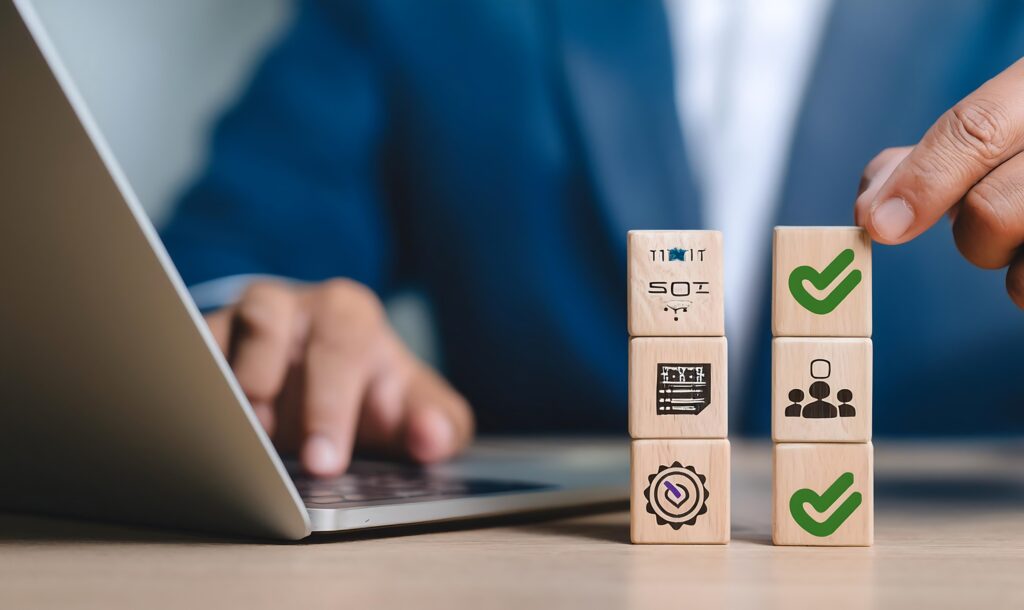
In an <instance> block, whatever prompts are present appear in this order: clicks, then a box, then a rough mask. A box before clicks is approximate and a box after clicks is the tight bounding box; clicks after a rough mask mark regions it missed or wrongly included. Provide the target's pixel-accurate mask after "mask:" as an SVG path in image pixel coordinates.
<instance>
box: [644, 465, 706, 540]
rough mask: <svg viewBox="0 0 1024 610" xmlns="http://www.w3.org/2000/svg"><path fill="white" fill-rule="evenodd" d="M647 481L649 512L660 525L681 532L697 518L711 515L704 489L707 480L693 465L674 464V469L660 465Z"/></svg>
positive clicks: (646, 495)
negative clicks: (680, 530)
mask: <svg viewBox="0 0 1024 610" xmlns="http://www.w3.org/2000/svg"><path fill="white" fill-rule="evenodd" d="M647 480H648V482H649V483H650V485H648V486H647V489H645V490H644V497H645V498H647V512H649V513H651V514H652V515H654V518H655V519H656V520H657V522H658V525H668V526H669V527H671V528H672V529H674V530H678V529H679V528H681V527H682V526H684V525H693V524H694V523H696V522H697V517H699V516H701V515H703V514H704V513H706V512H708V506H707V501H708V495H709V494H708V489H707V487H705V486H704V483H706V482H707V477H706V476H704V475H702V474H700V473H698V472H697V470H696V469H695V468H694V467H693V466H683V465H682V464H681V463H679V462H672V465H671V466H659V467H658V472H656V473H654V474H652V475H650V476H649V477H647Z"/></svg>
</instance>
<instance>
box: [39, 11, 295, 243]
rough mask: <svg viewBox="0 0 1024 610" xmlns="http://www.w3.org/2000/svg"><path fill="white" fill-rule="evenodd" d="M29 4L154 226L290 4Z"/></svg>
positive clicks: (199, 157) (197, 166) (193, 170)
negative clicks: (212, 127) (43, 25)
mask: <svg viewBox="0 0 1024 610" xmlns="http://www.w3.org/2000/svg"><path fill="white" fill-rule="evenodd" d="M34 4H35V6H36V8H37V10H38V11H39V14H40V16H41V17H42V19H43V22H44V24H45V25H46V28H47V30H48V31H49V33H50V35H51V36H52V38H53V41H54V44H55V45H56V47H57V50H58V51H59V52H60V56H61V58H62V59H63V60H64V62H65V64H66V65H67V68H68V70H70V72H71V75H72V77H73V78H74V79H75V82H76V84H77V85H78V88H79V90H80V91H81V93H82V95H83V96H84V97H85V101H86V102H87V103H88V105H89V109H90V110H91V111H92V113H93V116H94V117H95V118H96V121H97V122H98V123H99V126H100V128H101V129H102V130H103V134H104V135H105V136H106V138H107V141H108V142H109V143H110V146H111V148H112V149H113V151H114V154H115V155H116V156H117V159H118V160H119V161H120V162H121V165H122V167H123V168H124V170H125V172H126V173H127V175H128V177H129V179H130V180H131V183H132V186H133V187H134V188H135V193H136V194H137V195H138V197H139V199H140V200H141V202H142V205H143V206H144V207H145V208H146V211H147V212H149V214H150V216H151V217H152V218H153V220H154V222H156V223H157V225H158V226H159V225H160V223H161V221H163V220H164V219H165V218H166V217H167V213H168V211H169V209H170V206H171V205H172V204H173V202H174V200H175V198H176V197H178V196H179V195H180V193H181V190H182V189H183V188H184V187H185V185H186V183H187V182H188V181H189V179H190V178H192V177H193V176H194V174H195V173H196V172H198V171H199V169H200V168H201V167H202V162H203V159H204V155H205V149H206V145H207V141H208V136H209V128H210V126H211V124H212V123H213V121H214V120H215V119H216V117H217V115H218V113H219V112H220V111H221V110H222V108H223V107H224V106H225V104H227V103H229V102H230V101H231V100H232V99H234V98H235V97H236V96H237V95H238V92H239V88H240V87H242V86H244V85H245V83H246V82H247V80H248V78H249V76H250V74H251V71H252V69H253V68H254V67H255V64H256V62H258V61H259V59H260V57H261V56H262V54H263V52H264V51H265V50H266V48H267V47H268V46H269V45H271V44H273V42H274V41H275V40H276V38H277V36H278V35H279V34H280V32H281V30H282V29H283V28H284V27H285V26H286V25H287V24H288V21H289V18H290V16H291V12H292V4H291V3H290V2H288V0H217V1H216V2H209V1H208V0H174V1H173V2H165V1H161V0H89V2H81V1H79V0H35V2H34ZM155 142H159V145H154V143H155Z"/></svg>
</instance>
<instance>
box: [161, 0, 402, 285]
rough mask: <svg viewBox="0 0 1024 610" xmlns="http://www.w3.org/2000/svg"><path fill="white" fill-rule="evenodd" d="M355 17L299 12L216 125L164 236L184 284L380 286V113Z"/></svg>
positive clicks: (340, 10) (385, 263)
mask: <svg viewBox="0 0 1024 610" xmlns="http://www.w3.org/2000/svg"><path fill="white" fill-rule="evenodd" d="M355 6H356V3H350V2H339V3H338V5H337V6H335V5H328V4H326V3H319V2H313V1H309V2H303V3H301V5H300V6H299V7H298V10H297V16H296V18H295V22H294V24H293V25H292V27H291V29H290V31H289V32H288V34H287V35H286V36H285V37H284V39H283V40H282V41H281V42H280V44H279V45H278V46H277V47H276V48H275V49H274V50H273V51H272V52H271V53H270V54H269V55H268V57H267V58H266V59H265V60H264V61H263V63H262V65H261V66H260V67H259V68H258V70H257V72H256V74H255V76H254V78H253V80H252V82H251V84H250V85H249V87H248V89H247V91H246V92H245V93H244V94H243V96H242V98H241V99H240V101H239V102H238V103H237V104H236V105H235V106H234V107H233V108H232V109H231V110H230V111H229V112H228V113H227V114H226V115H225V116H224V117H223V118H222V119H221V121H220V123H219V124H218V125H217V126H216V129H215V130H214V134H213V141H212V145H211V147H210V153H209V155H210V156H209V160H208V162H207V166H206V168H205V170H204V171H203V173H202V174H201V176H200V178H199V179H198V181H197V182H196V183H195V184H194V185H193V186H192V187H191V188H190V189H189V190H188V191H187V192H186V193H185V195H184V197H183V198H182V200H181V201H180V203H179V204H178V206H177V209H176V210H175V212H174V215H173V216H172V218H171V220H170V222H169V223H168V225H167V226H166V228H165V230H164V232H163V237H164V242H165V244H166V246H167V249H168V251H169V252H170V254H171V256H172V258H173V260H174V262H175V264H176V265H177V266H178V269H179V271H180V272H181V274H182V277H183V278H184V280H185V282H186V283H187V284H189V285H194V284H196V283H200V282H204V281H208V280H212V279H216V278H221V277H226V276H236V275H246V274H261V275H275V276H284V277H289V278H294V279H298V280H305V281H317V280H322V279H326V278H329V277H339V276H341V277H349V278H353V279H356V280H358V281H360V282H363V283H365V284H367V285H369V286H370V287H372V288H374V289H375V290H377V291H378V292H379V293H382V294H383V293H386V291H387V290H388V289H389V288H390V287H391V284H392V283H393V276H394V269H392V266H393V265H394V264H395V261H394V260H393V257H392V256H391V255H390V254H389V253H390V252H392V251H393V248H392V245H393V244H392V241H393V235H392V230H391V227H390V221H389V215H390V213H389V210H388V209H387V205H386V203H385V202H384V201H383V198H382V196H381V192H380V191H381V189H380V186H379V184H380V176H379V172H380V166H381V165H382V164H381V163H380V162H379V157H380V148H381V140H382V137H381V134H382V132H383V130H384V128H385V126H384V117H385V113H384V109H383V100H382V96H381V93H380V90H379V87H378V86H377V85H378V80H379V78H380V75H379V74H377V73H375V70H374V67H373V53H372V49H371V46H370V36H369V35H368V24H367V22H366V21H365V20H364V18H363V16H362V15H361V14H360V13H358V12H357V9H356V8H354V7H355Z"/></svg>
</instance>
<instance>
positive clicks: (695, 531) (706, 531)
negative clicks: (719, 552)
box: [630, 439, 731, 544]
mask: <svg viewBox="0 0 1024 610" xmlns="http://www.w3.org/2000/svg"><path fill="white" fill-rule="evenodd" d="M729 462H730V451H729V441H727V440H724V439H716V440H642V441H633V446H632V449H631V451H630V477H631V481H632V482H631V487H630V539H631V540H632V542H633V543H634V544H725V543H727V542H729V537H730V523H731V521H730V513H729V493H730V486H731V484H730V483H731V479H730V470H729ZM680 468H683V469H689V473H690V474H688V475H687V477H689V478H688V479H687V477H679V476H675V477H673V476H666V477H662V476H661V475H662V473H666V474H667V473H671V472H672V471H673V469H675V470H679V469H680ZM694 475H696V476H697V477H703V478H704V479H705V480H704V481H702V482H700V483H698V482H697V480H696V479H694ZM680 480H682V481H683V483H681V484H680V483H679V481H680ZM665 481H668V482H669V484H672V483H673V482H674V483H675V484H676V487H677V488H678V491H677V490H673V489H671V488H669V487H666V486H665V485H664V482H665ZM701 485H702V486H703V488H704V489H700V486H701ZM673 494H676V495H673ZM679 494H681V495H679ZM670 502H677V503H678V504H676V505H673V504H671V503H670ZM701 506H703V507H704V508H705V509H706V511H705V512H703V513H702V514H700V511H699V508H700V507H701ZM666 510H667V511H669V518H667V519H664V520H662V521H661V522H659V519H660V517H661V516H664V515H666V513H665V511H666ZM673 511H682V512H684V513H685V515H686V516H687V517H689V516H691V515H692V522H691V523H685V522H683V519H672V518H671V513H672V512H673ZM685 511H689V512H688V513H687V512H685ZM676 514H678V512H676ZM687 520H688V521H689V519H687ZM672 524H675V525H677V526H678V527H673V526H672Z"/></svg>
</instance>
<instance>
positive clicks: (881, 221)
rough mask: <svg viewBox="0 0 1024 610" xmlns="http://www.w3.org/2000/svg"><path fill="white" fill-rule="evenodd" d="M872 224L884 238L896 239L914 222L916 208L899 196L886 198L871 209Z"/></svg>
mask: <svg viewBox="0 0 1024 610" xmlns="http://www.w3.org/2000/svg"><path fill="white" fill-rule="evenodd" d="M871 224H872V225H874V227H875V231H877V232H878V235H879V236H881V237H882V239H885V240H886V241H896V240H898V239H899V238H901V237H903V234H904V233H906V232H907V230H909V229H910V225H912V224H914V209H913V208H911V207H910V206H909V205H907V202H906V201H904V200H902V199H900V198H899V197H894V198H892V199H886V200H885V201H883V202H882V203H880V204H878V205H877V206H875V209H873V210H872V211H871Z"/></svg>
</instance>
